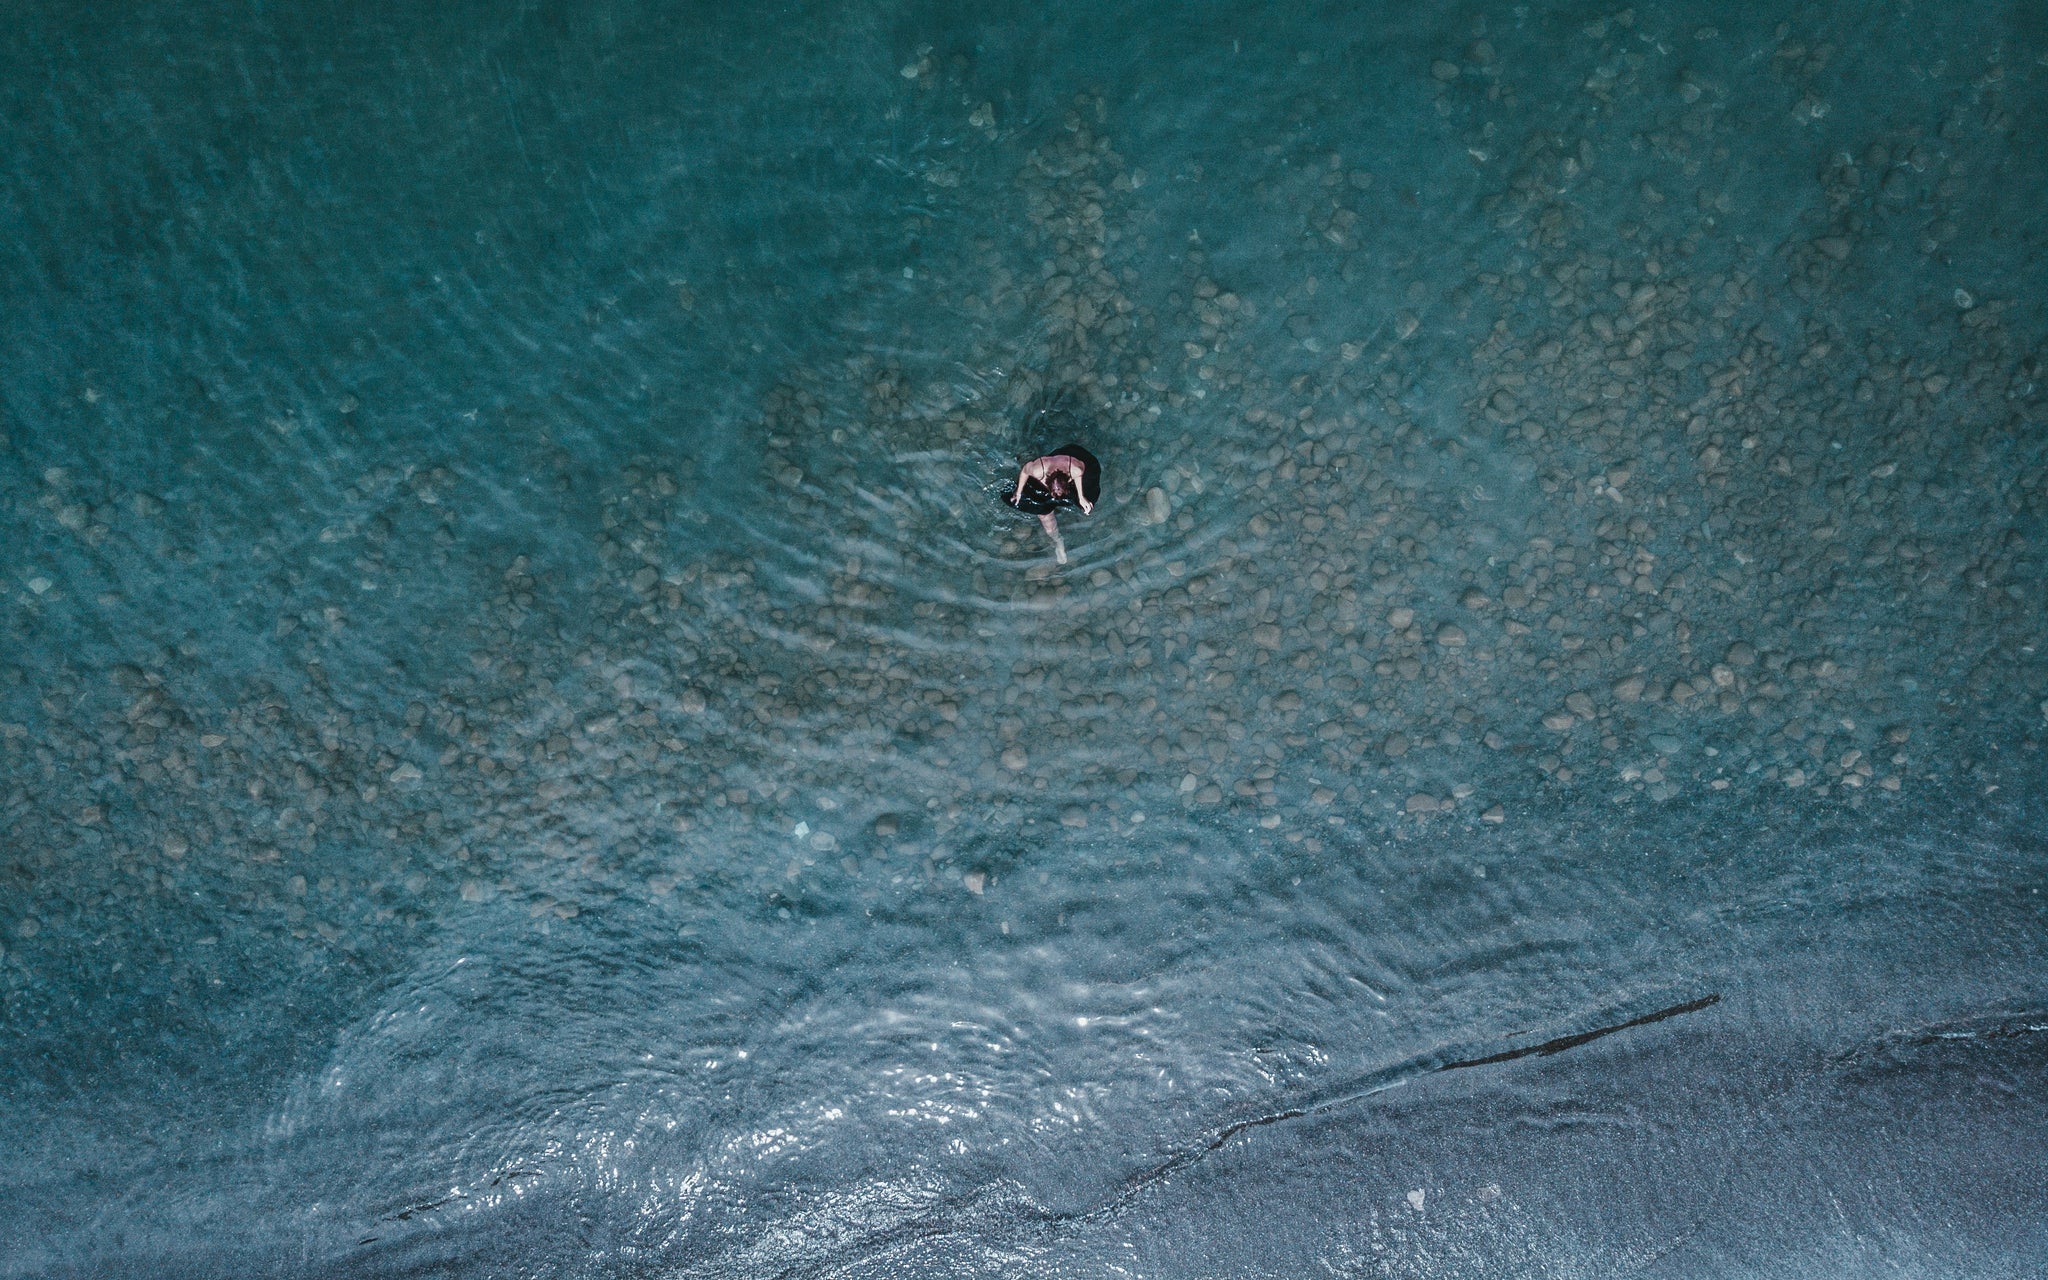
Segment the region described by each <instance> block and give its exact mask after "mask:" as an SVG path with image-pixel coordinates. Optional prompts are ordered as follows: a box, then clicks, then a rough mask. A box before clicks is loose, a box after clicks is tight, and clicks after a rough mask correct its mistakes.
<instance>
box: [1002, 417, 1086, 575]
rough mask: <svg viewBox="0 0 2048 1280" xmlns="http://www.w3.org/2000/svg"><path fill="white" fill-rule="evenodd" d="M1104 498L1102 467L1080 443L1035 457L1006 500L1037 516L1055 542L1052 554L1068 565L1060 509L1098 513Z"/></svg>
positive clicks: (1062, 446)
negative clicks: (1057, 512) (1072, 508)
mask: <svg viewBox="0 0 2048 1280" xmlns="http://www.w3.org/2000/svg"><path fill="white" fill-rule="evenodd" d="M1101 497H1102V464H1101V463H1099V462H1097V461H1096V460H1095V455H1094V454H1092V453H1090V452H1088V451H1087V450H1086V449H1083V448H1082V447H1081V446H1080V445H1078V444H1065V445H1061V446H1060V447H1059V448H1058V449H1056V450H1054V451H1053V452H1052V453H1048V454H1046V455H1045V456H1044V457H1042V458H1033V459H1032V460H1031V461H1029V462H1027V463H1025V464H1024V465H1023V467H1021V468H1020V469H1019V470H1018V472H1017V490H1016V492H1014V493H1012V494H1011V495H1010V496H1009V497H1008V498H1006V499H1004V501H1006V502H1008V503H1009V504H1010V505H1011V506H1013V507H1015V508H1017V510H1019V511H1022V512H1023V513H1024V514H1026V515H1033V516H1037V517H1038V524H1039V527H1040V528H1042V529H1044V530H1045V536H1046V537H1048V538H1051V539H1052V552H1053V555H1054V556H1056V557H1057V558H1058V559H1059V562H1060V563H1061V564H1065V563H1066V562H1067V544H1066V543H1065V542H1063V541H1061V539H1060V522H1059V518H1058V517H1057V516H1056V515H1054V514H1053V513H1054V512H1055V511H1057V510H1059V508H1061V507H1079V508H1081V513H1082V514H1083V515H1086V514H1088V513H1089V512H1092V511H1094V510H1095V504H1096V502H1097V501H1098V500H1100V499H1101Z"/></svg>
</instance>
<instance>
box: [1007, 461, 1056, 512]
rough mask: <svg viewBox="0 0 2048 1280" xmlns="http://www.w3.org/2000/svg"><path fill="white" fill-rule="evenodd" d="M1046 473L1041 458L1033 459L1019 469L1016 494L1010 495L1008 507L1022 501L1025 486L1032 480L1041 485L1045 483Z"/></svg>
mask: <svg viewBox="0 0 2048 1280" xmlns="http://www.w3.org/2000/svg"><path fill="white" fill-rule="evenodd" d="M1046 471H1047V467H1046V464H1045V459H1043V458H1033V459H1032V460H1031V461H1029V462H1027V463H1025V464H1024V465H1023V466H1022V467H1021V468H1019V469H1018V471H1017V492H1015V493H1013V494H1011V495H1010V505H1011V506H1013V507H1014V506H1016V505H1017V504H1018V503H1020V502H1022V501H1024V486H1025V485H1027V484H1029V483H1030V482H1032V481H1033V480H1036V481H1038V482H1039V483H1041V484H1043V483H1044V482H1045V475H1046Z"/></svg>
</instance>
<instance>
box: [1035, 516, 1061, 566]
mask: <svg viewBox="0 0 2048 1280" xmlns="http://www.w3.org/2000/svg"><path fill="white" fill-rule="evenodd" d="M1038 527H1039V528H1041V529H1043V530H1045V536H1046V537H1048V538H1051V539H1052V553H1053V556H1054V557H1055V558H1056V559H1058V561H1059V562H1060V563H1061V564H1065V563H1066V562H1067V544H1066V542H1065V541H1063V540H1062V539H1061V538H1060V522H1059V519H1058V518H1057V517H1055V516H1054V515H1053V513H1052V512H1050V511H1048V512H1046V513H1045V514H1044V515H1042V516H1040V517H1038Z"/></svg>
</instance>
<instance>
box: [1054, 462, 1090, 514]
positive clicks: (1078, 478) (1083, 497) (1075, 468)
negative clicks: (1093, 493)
mask: <svg viewBox="0 0 2048 1280" xmlns="http://www.w3.org/2000/svg"><path fill="white" fill-rule="evenodd" d="M1061 461H1062V463H1063V465H1062V467H1061V470H1063V471H1065V472H1066V473H1067V474H1068V475H1070V476H1072V477H1074V501H1076V502H1078V503H1080V504H1081V514H1083V515H1089V514H1092V513H1093V512H1094V510H1095V504H1094V503H1092V502H1090V501H1088V490H1087V489H1086V488H1085V487H1084V485H1083V482H1084V481H1085V479H1086V478H1087V477H1086V472H1087V470H1088V464H1086V463H1084V462H1082V461H1081V460H1080V459H1079V458H1063V459H1062V460H1061Z"/></svg>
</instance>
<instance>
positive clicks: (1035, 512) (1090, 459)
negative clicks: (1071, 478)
mask: <svg viewBox="0 0 2048 1280" xmlns="http://www.w3.org/2000/svg"><path fill="white" fill-rule="evenodd" d="M1059 454H1065V455H1066V456H1067V457H1069V458H1079V459H1080V460H1081V494H1082V496H1083V497H1085V498H1087V499H1088V505H1089V506H1091V507H1092V506H1094V505H1095V504H1096V503H1097V502H1100V501H1101V500H1102V464H1101V463H1100V462H1097V461H1096V460H1095V455H1094V454H1092V453H1090V452H1088V451H1087V450H1086V449H1084V448H1082V447H1081V446H1080V445H1078V444H1063V445H1061V446H1060V447H1059V448H1057V449H1054V450H1053V451H1052V452H1051V453H1050V454H1047V455H1045V456H1047V457H1053V456H1057V455H1059ZM1009 500H1010V497H1009V494H1004V495H1003V501H1005V502H1008V501H1009ZM1013 505H1014V506H1015V507H1016V508H1017V510H1019V511H1022V512H1023V513H1024V514H1025V515H1027V516H1042V515H1044V514H1045V513H1046V512H1048V511H1052V510H1055V509H1057V508H1059V507H1078V506H1080V505H1081V504H1080V503H1079V502H1077V501H1075V499H1074V495H1073V494H1071V493H1064V494H1061V495H1060V496H1059V497H1057V498H1055V497H1054V496H1053V493H1052V490H1050V489H1048V488H1046V487H1045V484H1044V483H1043V482H1042V481H1039V480H1027V481H1025V482H1024V496H1023V497H1021V498H1019V499H1018V500H1017V501H1016V502H1015V503H1014V504H1013Z"/></svg>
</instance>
